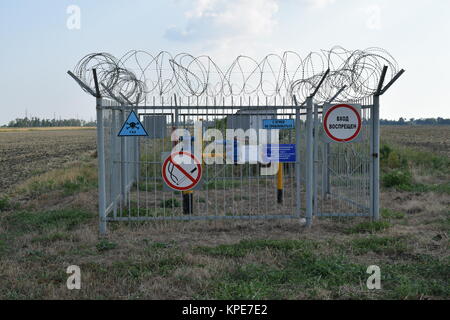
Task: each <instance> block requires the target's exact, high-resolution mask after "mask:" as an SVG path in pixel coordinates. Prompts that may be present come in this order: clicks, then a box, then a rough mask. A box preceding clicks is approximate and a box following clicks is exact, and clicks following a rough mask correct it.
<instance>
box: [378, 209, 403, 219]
mask: <svg viewBox="0 0 450 320" xmlns="http://www.w3.org/2000/svg"><path fill="white" fill-rule="evenodd" d="M381 217H382V218H384V219H403V218H404V217H406V214H405V213H404V212H399V211H395V210H391V209H389V208H382V209H381Z"/></svg>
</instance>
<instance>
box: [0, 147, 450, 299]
mask: <svg viewBox="0 0 450 320" xmlns="http://www.w3.org/2000/svg"><path fill="white" fill-rule="evenodd" d="M444 151H445V150H444ZM384 152H385V153H388V156H387V158H383V159H388V160H386V161H385V162H384V163H382V170H383V174H386V173H390V172H393V171H394V170H400V171H404V170H407V171H408V172H409V173H410V174H411V183H410V184H408V185H407V186H405V187H403V186H402V185H395V186H392V187H389V188H387V187H384V188H382V200H383V203H382V205H383V209H382V210H381V216H382V220H381V221H376V222H369V221H366V220H365V219H364V218H352V219H344V218H333V219H317V220H316V221H315V223H314V226H313V227H312V229H303V228H302V227H300V226H298V225H297V224H295V223H293V222H292V221H279V222H278V221H277V222H274V221H194V222H183V223H177V222H173V223H172V222H161V223H156V222H150V223H145V224H133V223H110V224H109V225H108V228H109V231H110V233H109V235H108V237H107V238H103V237H102V238H99V237H98V217H97V214H96V213H93V212H94V209H93V208H92V207H93V206H92V203H96V195H95V194H94V193H92V194H91V193H90V192H84V193H83V194H82V195H78V193H80V192H83V191H89V190H92V188H95V183H96V172H95V165H93V163H78V164H74V165H70V166H69V167H67V168H66V169H57V170H53V171H51V172H47V173H44V174H41V175H40V176H38V177H36V178H35V180H31V181H27V182H26V183H25V184H22V185H21V187H22V188H24V189H25V193H24V194H25V197H24V198H26V199H25V200H22V199H19V201H18V200H17V199H16V198H15V195H10V194H8V197H7V198H6V197H5V198H0V199H2V200H3V199H5V201H3V202H2V200H0V210H1V214H0V270H2V272H1V273H2V275H1V283H2V285H1V286H0V299H78V298H79V299H193V298H194V299H207V298H211V299H449V298H450V292H449V288H450V283H449V277H448V275H449V274H450V270H449V266H450V261H449V255H448V249H449V248H450V247H449V245H450V242H449V241H448V236H450V216H449V214H450V212H449V211H448V203H449V198H448V194H447V193H445V192H437V191H435V190H437V189H433V188H441V187H438V186H442V185H444V184H445V183H447V181H446V180H445V179H443V178H442V177H445V174H446V171H445V170H446V169H445V162H440V161H441V160H432V158H423V159H427V160H421V159H422V158H421V157H424V155H413V154H408V152H409V151H408V150H407V151H402V150H400V149H398V148H397V147H396V146H395V145H391V151H390V152H387V151H386V150H385V151H384ZM383 157H385V156H383ZM404 159H406V162H405V160H404ZM91 160H92V159H91ZM159 160H160V159H159V158H158V161H159ZM421 161H424V162H421ZM427 161H429V162H430V164H429V167H430V168H425V167H426V165H427V164H426V163H427ZM422 167H423V168H422ZM81 168H84V169H83V170H86V172H82V171H81ZM423 174H426V175H428V176H426V178H427V179H428V178H429V179H428V180H427V179H423V180H420V179H419V178H421V177H420V175H423ZM79 175H81V176H83V177H86V178H88V179H87V180H86V181H79V180H77V176H79ZM90 175H92V176H90ZM91 177H92V179H91ZM94 180H95V183H94ZM32 181H38V182H41V183H42V186H39V185H38V186H36V187H35V189H33V188H32V187H31V186H30V183H31V182H32ZM49 181H53V182H49ZM90 182H92V183H93V184H92V185H91V184H90ZM222 182H223V183H222ZM234 182H235V183H237V185H234V184H233V182H231V183H228V182H227V181H223V180H217V184H218V186H219V188H220V187H221V186H222V187H224V188H229V187H231V186H234V187H236V188H239V187H240V181H234ZM244 182H246V180H245V179H244ZM157 183H158V185H157V189H158V190H159V189H160V186H161V185H160V184H159V182H157ZM210 183H211V188H213V187H214V184H215V182H214V181H211V182H210ZM256 183H257V182H256V181H255V182H253V180H252V185H255V186H256ZM46 184H49V185H50V187H48V186H46ZM421 184H422V185H424V186H425V187H422V186H420V185H421ZM434 185H436V186H434ZM246 186H247V187H248V185H246ZM41 187H42V188H41ZM144 187H148V188H149V190H154V187H155V185H153V184H149V185H148V186H145V185H144ZM27 188H31V189H32V190H31V191H29V190H28V189H27ZM401 188H404V189H405V190H406V189H407V188H410V189H409V190H413V191H405V190H402V189H401ZM420 188H422V189H420ZM398 190H401V192H398ZM417 190H419V191H417ZM430 191H433V193H430V194H424V193H425V192H430ZM20 192H21V191H20ZM20 192H19V193H17V194H16V195H17V196H20V197H22V196H23V195H24V194H20ZM27 192H29V193H27ZM30 195H32V197H31V196H30ZM233 196H234V197H235V200H240V199H241V197H240V196H239V195H238V194H235V195H231V197H230V199H232V198H233ZM170 197H171V196H167V197H166V198H167V201H168V202H170V204H169V203H167V206H166V209H167V210H172V212H174V211H180V209H179V208H178V207H177V206H176V205H175V204H174V203H173V199H170ZM173 197H175V198H176V197H177V196H173ZM49 198H51V200H52V201H49ZM242 198H243V199H247V200H248V199H249V198H250V197H249V195H248V194H244V195H243V196H242ZM131 199H133V200H132V201H131V204H132V205H131V207H132V208H133V209H131V211H130V212H128V211H125V213H124V214H125V215H128V213H129V214H130V215H132V216H137V214H138V212H137V203H136V202H133V201H134V199H135V198H133V197H131ZM177 199H178V198H177ZM202 199H203V198H201V200H200V202H202ZM175 200H176V199H175ZM71 201H74V202H71ZM194 201H197V200H194ZM80 202H82V203H81V205H80ZM16 203H20V209H19V208H18V207H16ZM29 203H30V204H29ZM85 203H86V208H85V209H74V208H79V207H80V208H84V204H85ZM140 203H143V202H140ZM155 203H156V205H155ZM72 204H73V205H72ZM160 204H162V202H161V203H160V199H158V200H157V202H152V206H153V208H154V209H155V210H152V211H146V210H145V208H140V209H139V215H141V216H142V215H147V214H149V215H154V216H158V215H163V214H164V210H163V209H162V208H160V207H159V206H160ZM164 205H166V203H164ZM169 205H173V208H168V206H169ZM155 206H156V208H155ZM416 207H417V208H418V209H420V210H416ZM87 208H90V209H87ZM411 208H412V209H414V210H416V211H415V213H414V214H408V215H407V214H406V213H410V211H409V210H410V209H411ZM166 214H168V211H166ZM269 237H270V239H269ZM70 264H76V265H79V266H80V267H81V271H82V289H81V290H80V291H69V290H67V289H66V288H65V282H66V280H67V276H68V275H67V274H66V273H65V270H66V268H67V266H68V265H70ZM369 265H377V266H379V267H380V269H381V286H382V289H381V290H368V289H367V288H366V280H367V278H368V277H369V274H367V273H366V270H367V267H368V266H369Z"/></svg>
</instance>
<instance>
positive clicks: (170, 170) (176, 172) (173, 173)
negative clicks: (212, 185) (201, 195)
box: [162, 151, 202, 191]
mask: <svg viewBox="0 0 450 320" xmlns="http://www.w3.org/2000/svg"><path fill="white" fill-rule="evenodd" d="M162 177H163V180H164V182H165V183H166V184H167V185H168V186H169V187H170V188H171V189H174V190H177V191H186V190H190V189H192V188H194V187H195V186H196V185H197V184H198V183H199V182H200V179H201V177H202V166H201V163H200V161H199V160H198V159H197V158H196V157H195V156H194V155H193V154H192V153H190V152H186V151H182V152H175V153H172V154H170V155H169V156H168V157H167V158H166V159H165V160H164V162H163V166H162Z"/></svg>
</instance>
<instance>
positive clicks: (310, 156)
mask: <svg viewBox="0 0 450 320" xmlns="http://www.w3.org/2000/svg"><path fill="white" fill-rule="evenodd" d="M313 107H314V105H313V98H312V97H308V98H307V100H306V108H307V109H306V173H305V175H306V226H307V227H309V226H311V225H312V216H313V202H314V201H313V196H314V189H313V183H314V181H313V170H314V168H313V165H314V152H313V144H314V140H313V121H314V119H313Z"/></svg>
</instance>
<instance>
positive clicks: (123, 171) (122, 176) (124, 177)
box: [119, 110, 128, 205]
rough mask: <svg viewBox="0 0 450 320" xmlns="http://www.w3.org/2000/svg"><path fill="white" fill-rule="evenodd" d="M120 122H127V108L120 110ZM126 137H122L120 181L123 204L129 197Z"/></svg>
mask: <svg viewBox="0 0 450 320" xmlns="http://www.w3.org/2000/svg"><path fill="white" fill-rule="evenodd" d="M119 118H120V123H121V124H122V123H124V122H125V110H122V111H121V112H120V117H119ZM126 139H127V138H126V137H120V181H121V184H120V186H121V194H122V205H124V204H125V202H126V199H127V172H126V164H127V161H128V159H127V154H126V143H127V141H126Z"/></svg>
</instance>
